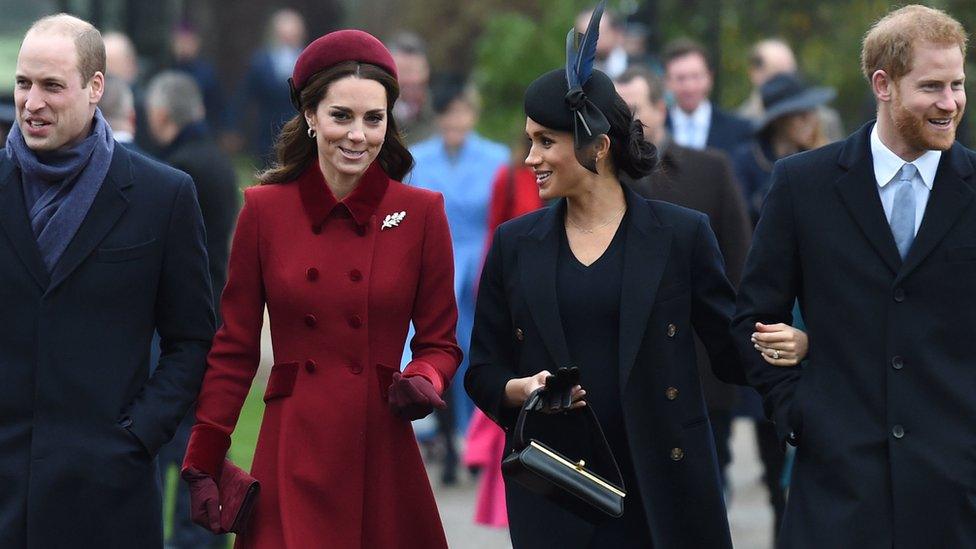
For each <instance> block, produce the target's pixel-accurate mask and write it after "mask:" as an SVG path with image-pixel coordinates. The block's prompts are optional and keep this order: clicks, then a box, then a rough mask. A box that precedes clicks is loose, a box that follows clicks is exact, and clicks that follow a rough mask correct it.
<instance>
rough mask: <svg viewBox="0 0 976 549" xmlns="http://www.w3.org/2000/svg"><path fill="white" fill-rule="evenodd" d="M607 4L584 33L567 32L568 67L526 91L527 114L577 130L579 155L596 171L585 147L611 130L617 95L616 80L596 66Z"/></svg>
mask: <svg viewBox="0 0 976 549" xmlns="http://www.w3.org/2000/svg"><path fill="white" fill-rule="evenodd" d="M605 8H606V0H601V1H600V3H599V4H597V6H596V8H594V10H593V15H591V16H590V22H589V24H588V25H587V27H586V32H584V33H583V34H580V33H578V32H576V29H575V28H572V29H570V31H569V34H568V35H567V36H566V68H565V70H562V69H557V70H554V71H550V72H547V73H545V74H543V75H542V76H540V77H539V78H537V79H536V80H535V81H534V82H532V84H530V85H529V87H528V88H527V89H526V91H525V114H526V116H528V117H529V118H531V119H532V120H535V121H536V122H538V123H539V124H541V125H543V126H546V127H547V128H551V129H553V130H558V131H571V132H573V140H574V145H575V146H576V158H577V160H579V162H580V164H582V165H583V166H584V167H585V168H586V169H588V170H590V171H591V172H593V173H596V162H595V159H594V158H593V157H592V156H591V155H589V154H586V153H585V152H584V149H585V148H586V147H587V145H590V144H591V143H593V141H594V139H595V138H596V137H598V136H600V135H602V134H606V133H607V132H609V131H610V122H609V121H608V120H607V117H606V116H605V115H604V111H603V109H608V108H610V106H611V105H613V99H614V97H616V96H617V91H616V90H615V89H614V86H613V81H611V80H610V78H609V77H608V76H607V75H606V74H604V73H603V72H601V71H599V70H595V69H594V68H593V62H594V61H595V60H596V43H597V40H598V39H599V38H600V19H601V18H602V17H603V10H604V9H605Z"/></svg>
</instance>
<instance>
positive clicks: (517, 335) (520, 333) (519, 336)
mask: <svg viewBox="0 0 976 549" xmlns="http://www.w3.org/2000/svg"><path fill="white" fill-rule="evenodd" d="M515 339H517V340H519V341H525V332H523V331H522V328H515Z"/></svg>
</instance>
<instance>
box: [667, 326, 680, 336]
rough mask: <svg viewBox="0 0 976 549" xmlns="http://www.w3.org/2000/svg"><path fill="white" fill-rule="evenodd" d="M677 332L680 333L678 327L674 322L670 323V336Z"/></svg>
mask: <svg viewBox="0 0 976 549" xmlns="http://www.w3.org/2000/svg"><path fill="white" fill-rule="evenodd" d="M676 333H678V327H677V326H675V325H674V324H668V337H674V334H676Z"/></svg>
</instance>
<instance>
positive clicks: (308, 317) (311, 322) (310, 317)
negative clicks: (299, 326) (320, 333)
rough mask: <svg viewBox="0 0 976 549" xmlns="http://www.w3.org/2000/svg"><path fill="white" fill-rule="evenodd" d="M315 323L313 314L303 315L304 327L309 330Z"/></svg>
mask: <svg viewBox="0 0 976 549" xmlns="http://www.w3.org/2000/svg"><path fill="white" fill-rule="evenodd" d="M316 322H318V321H317V320H316V318H315V315H313V314H307V315H305V325H306V326H308V327H309V328H311V327H312V326H315V323H316Z"/></svg>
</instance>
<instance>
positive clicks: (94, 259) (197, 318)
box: [0, 14, 214, 548]
mask: <svg viewBox="0 0 976 549" xmlns="http://www.w3.org/2000/svg"><path fill="white" fill-rule="evenodd" d="M104 73H105V47H104V45H103V43H102V37H101V35H100V34H99V32H98V31H97V30H96V29H95V28H94V27H93V26H91V25H90V24H89V23H87V22H85V21H82V20H80V19H77V18H74V17H71V16H68V15H64V14H60V15H55V16H50V17H46V18H43V19H40V20H38V21H37V22H35V23H34V24H33V26H31V28H30V30H29V31H28V32H27V34H26V36H25V37H24V41H23V44H22V45H21V48H20V53H19V56H18V58H17V69H16V88H15V105H16V116H17V123H16V124H15V125H14V127H13V129H12V130H11V134H10V137H9V139H8V141H7V147H6V149H5V150H4V151H3V153H2V154H0V235H2V236H0V303H3V307H2V308H0V365H2V366H0V369H2V371H3V383H2V384H0V547H5V548H6V547H16V548H21V547H29V548H34V547H36V548H48V547H109V548H115V547H140V548H142V547H161V546H162V524H161V504H160V487H159V482H158V479H157V473H156V470H157V464H156V453H157V451H158V449H159V448H160V446H162V445H163V444H164V443H165V442H166V441H168V440H169V439H170V438H171V437H172V435H173V432H174V431H175V429H176V426H177V424H178V423H179V421H180V419H182V417H183V415H184V414H185V413H186V410H187V408H189V406H190V404H191V403H192V401H193V399H194V398H195V396H196V393H197V391H198V389H199V386H200V381H201V379H202V376H203V371H204V368H205V357H206V353H207V351H208V349H209V347H210V339H211V337H212V336H213V331H214V320H213V311H212V303H211V291H210V277H209V275H208V273H207V255H206V250H205V248H204V243H205V240H204V230H203V221H202V219H201V217H200V209H199V206H198V205H197V200H196V196H195V192H194V188H193V182H192V181H191V180H190V178H189V177H188V176H187V175H186V174H183V173H181V172H178V171H176V170H173V169H171V168H167V167H165V166H162V165H160V164H157V163H155V162H153V161H151V160H148V159H147V158H145V157H143V156H141V155H136V154H132V153H130V152H128V151H127V150H126V149H125V148H124V147H122V146H120V145H118V143H116V142H115V140H114V139H113V137H112V130H111V128H110V127H109V126H108V124H107V123H106V122H105V119H104V117H103V116H102V114H101V112H100V111H99V110H98V108H97V106H98V103H99V101H100V100H101V98H102V92H103V89H104V78H105V77H104ZM154 330H155V331H158V332H159V334H160V337H161V340H162V350H163V352H162V357H161V358H160V361H159V365H158V367H157V368H156V369H155V371H153V372H152V373H150V369H149V346H150V339H151V337H152V335H153V331H154Z"/></svg>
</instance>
